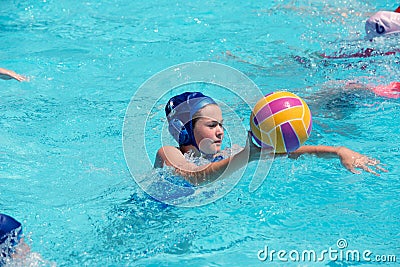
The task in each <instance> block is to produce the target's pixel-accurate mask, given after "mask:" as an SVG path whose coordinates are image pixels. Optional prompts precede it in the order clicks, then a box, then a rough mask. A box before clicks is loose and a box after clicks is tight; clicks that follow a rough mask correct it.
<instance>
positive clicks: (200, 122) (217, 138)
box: [193, 104, 224, 154]
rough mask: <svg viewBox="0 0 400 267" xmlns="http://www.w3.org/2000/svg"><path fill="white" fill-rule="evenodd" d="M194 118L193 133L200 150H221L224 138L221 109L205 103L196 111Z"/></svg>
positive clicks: (210, 152)
mask: <svg viewBox="0 0 400 267" xmlns="http://www.w3.org/2000/svg"><path fill="white" fill-rule="evenodd" d="M194 119H196V122H195V124H194V128H193V135H194V139H195V141H196V144H197V146H198V147H199V149H200V150H201V152H203V153H205V154H216V153H218V152H219V151H221V144H222V139H223V138H224V129H223V127H222V121H223V120H222V111H221V109H220V108H219V107H218V106H217V105H213V104H211V105H207V106H205V107H204V108H202V109H200V110H199V111H198V112H197V114H196V116H195V117H194Z"/></svg>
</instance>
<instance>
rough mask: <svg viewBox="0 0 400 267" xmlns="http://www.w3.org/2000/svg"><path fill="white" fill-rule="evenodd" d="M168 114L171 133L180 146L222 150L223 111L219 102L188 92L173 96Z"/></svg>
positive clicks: (169, 102)
mask: <svg viewBox="0 0 400 267" xmlns="http://www.w3.org/2000/svg"><path fill="white" fill-rule="evenodd" d="M165 113H166V115H167V119H168V123H169V127H168V129H169V132H170V133H171V135H172V136H173V137H174V139H175V140H176V141H177V142H178V143H179V146H181V147H182V146H189V145H192V146H194V147H196V148H197V149H199V150H200V151H201V152H203V153H205V154H215V153H217V152H218V151H220V149H221V143H222V139H223V134H224V133H223V128H222V112H221V109H220V108H219V106H218V105H217V103H216V102H215V101H214V100H213V99H212V98H211V97H208V96H205V95H203V94H202V93H199V92H185V93H183V94H180V95H177V96H174V97H172V98H171V99H170V100H169V101H168V103H167V105H166V107H165Z"/></svg>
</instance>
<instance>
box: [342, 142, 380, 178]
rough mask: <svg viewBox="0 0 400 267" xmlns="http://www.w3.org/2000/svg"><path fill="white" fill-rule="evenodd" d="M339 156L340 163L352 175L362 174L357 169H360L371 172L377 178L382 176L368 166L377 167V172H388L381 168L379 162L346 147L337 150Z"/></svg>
mask: <svg viewBox="0 0 400 267" xmlns="http://www.w3.org/2000/svg"><path fill="white" fill-rule="evenodd" d="M337 155H338V156H339V158H340V161H341V163H342V164H343V166H344V167H345V168H346V169H348V170H349V171H351V172H352V173H356V174H359V173H361V172H360V171H358V170H356V168H358V169H362V170H364V171H366V172H370V173H372V174H374V175H376V176H380V174H379V173H377V172H376V171H374V170H372V169H371V168H369V167H368V166H375V168H376V169H377V170H379V171H383V172H387V170H386V169H384V168H382V167H381V166H379V164H380V161H379V160H376V159H373V158H369V157H367V156H364V155H362V154H360V153H357V152H355V151H353V150H351V149H348V148H346V147H340V148H339V149H338V150H337Z"/></svg>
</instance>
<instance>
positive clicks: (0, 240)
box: [0, 213, 22, 263]
mask: <svg viewBox="0 0 400 267" xmlns="http://www.w3.org/2000/svg"><path fill="white" fill-rule="evenodd" d="M21 234H22V227H21V223H20V222H18V221H17V220H15V219H14V218H12V217H11V216H8V215H5V214H1V213H0V253H1V256H0V259H4V258H6V257H9V256H10V255H11V254H12V253H13V247H14V246H15V245H17V244H18V241H19V239H20V236H21ZM0 263H1V261H0Z"/></svg>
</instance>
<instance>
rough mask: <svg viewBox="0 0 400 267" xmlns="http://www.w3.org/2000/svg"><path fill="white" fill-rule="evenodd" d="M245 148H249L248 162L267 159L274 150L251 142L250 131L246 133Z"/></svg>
mask: <svg viewBox="0 0 400 267" xmlns="http://www.w3.org/2000/svg"><path fill="white" fill-rule="evenodd" d="M245 149H249V162H250V161H255V160H260V159H268V158H270V157H271V153H273V152H274V150H273V149H272V148H260V147H258V146H256V145H255V144H254V143H253V140H252V136H251V132H250V131H249V132H248V133H247V140H246V147H245Z"/></svg>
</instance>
